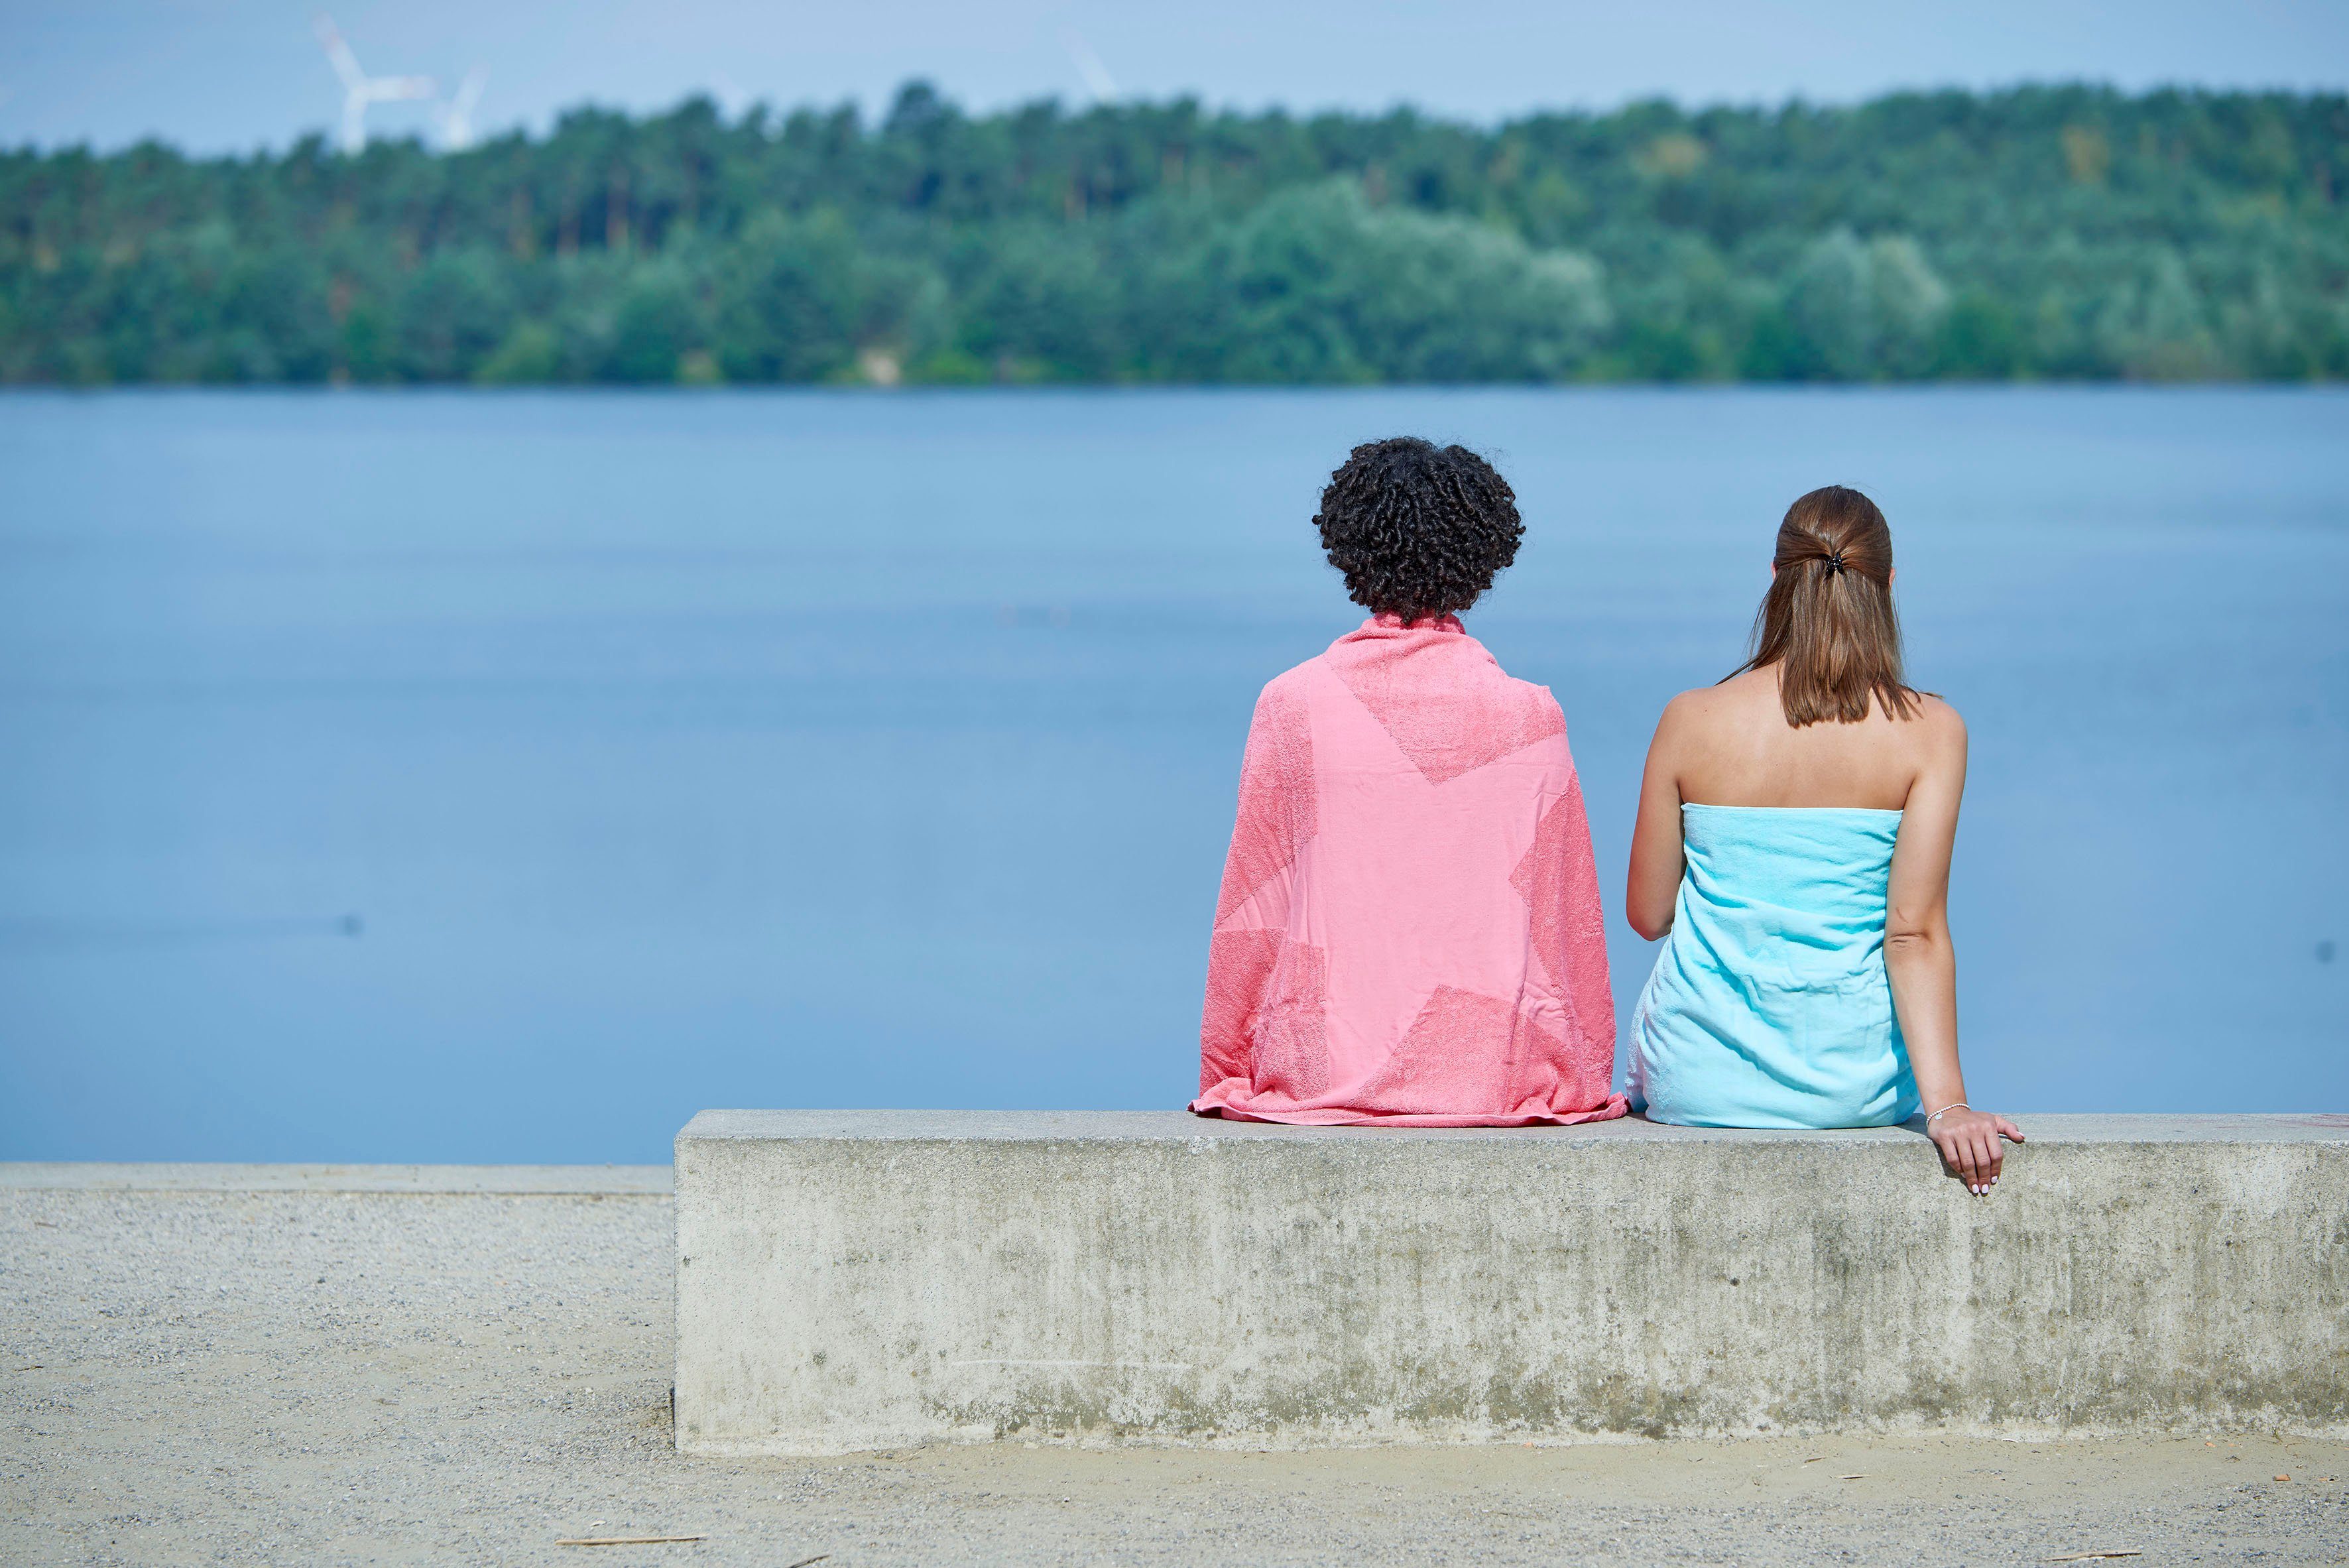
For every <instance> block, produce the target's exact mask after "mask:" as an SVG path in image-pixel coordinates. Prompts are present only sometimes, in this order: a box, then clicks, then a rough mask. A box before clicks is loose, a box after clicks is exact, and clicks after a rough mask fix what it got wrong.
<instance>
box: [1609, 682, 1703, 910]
mask: <svg viewBox="0 0 2349 1568" xmlns="http://www.w3.org/2000/svg"><path fill="white" fill-rule="evenodd" d="M1687 727H1688V712H1687V701H1686V698H1685V697H1684V696H1683V697H1674V698H1673V699H1672V700H1671V702H1669V703H1667V704H1665V705H1664V716H1663V717H1661V718H1660V719H1658V720H1657V721H1656V738H1655V739H1653V740H1651V741H1650V742H1649V743H1648V769H1647V772H1646V773H1645V774H1644V775H1643V776H1642V777H1641V778H1640V820H1639V825H1638V826H1636V827H1634V828H1633V829H1632V830H1631V875H1630V882H1629V884H1628V885H1627V886H1626V887H1625V888H1624V890H1623V913H1625V914H1626V915H1627V916H1629V917H1630V922H1631V929H1632V930H1634V931H1636V932H1638V933H1639V934H1640V935H1641V936H1644V937H1646V938H1647V939H1648V940H1649V941H1650V942H1654V941H1656V940H1657V939H1658V938H1660V937H1661V936H1662V935H1663V934H1665V933H1666V932H1668V931H1670V930H1671V928H1672V906H1673V903H1675V901H1677V900H1678V899H1679V897H1680V891H1681V872H1682V870H1683V869H1684V865H1685V861H1684V860H1683V851H1682V847H1681V785H1680V768H1679V762H1678V753H1679V750H1680V745H1681V739H1682V734H1683V732H1684V731H1685V730H1686V729H1687Z"/></svg>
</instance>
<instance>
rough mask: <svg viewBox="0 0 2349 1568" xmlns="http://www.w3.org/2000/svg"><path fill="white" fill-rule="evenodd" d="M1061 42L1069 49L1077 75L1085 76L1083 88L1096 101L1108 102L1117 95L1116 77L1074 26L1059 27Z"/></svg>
mask: <svg viewBox="0 0 2349 1568" xmlns="http://www.w3.org/2000/svg"><path fill="white" fill-rule="evenodd" d="M1061 44H1062V45H1063V46H1066V48H1067V49H1068V51H1069V59H1070V61H1071V63H1072V64H1074V65H1075V66H1076V67H1077V75H1079V76H1081V77H1084V78H1085V90H1086V91H1088V92H1090V93H1092V95H1093V99H1094V101H1095V102H1097V103H1108V102H1109V101H1110V100H1111V99H1112V98H1116V97H1117V78H1116V77H1112V76H1111V75H1110V74H1109V67H1107V66H1105V65H1102V57H1100V56H1099V55H1096V54H1094V53H1093V50H1092V45H1091V44H1088V43H1086V42H1085V40H1084V38H1083V37H1082V36H1081V35H1080V34H1079V33H1078V32H1077V30H1076V29H1075V28H1074V27H1063V28H1062V29H1061Z"/></svg>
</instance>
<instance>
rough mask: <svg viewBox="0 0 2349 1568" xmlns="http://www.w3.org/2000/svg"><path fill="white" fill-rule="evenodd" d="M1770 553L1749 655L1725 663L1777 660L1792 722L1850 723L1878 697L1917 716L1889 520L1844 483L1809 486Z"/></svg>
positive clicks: (1901, 713)
mask: <svg viewBox="0 0 2349 1568" xmlns="http://www.w3.org/2000/svg"><path fill="white" fill-rule="evenodd" d="M1771 563H1772V565H1773V566H1775V568H1776V573H1775V575H1774V576H1773V577H1772V578H1771V579H1770V592H1769V593H1765V594H1764V595H1763V598H1762V608H1761V611H1760V612H1759V613H1758V614H1755V616H1754V638H1753V644H1752V649H1753V652H1752V656H1750V657H1749V658H1747V659H1746V661H1745V662H1744V664H1742V665H1738V666H1737V668H1736V669H1734V670H1733V671H1731V672H1730V673H1731V674H1733V675H1744V673H1745V672H1746V671H1748V670H1758V669H1762V668H1764V667H1765V666H1767V665H1777V666H1778V700H1779V702H1780V703H1781V704H1782V705H1784V707H1785V710H1786V722H1787V723H1788V724H1791V725H1793V726H1794V727H1795V728H1797V729H1800V728H1801V727H1803V726H1805V725H1806V724H1816V723H1818V722H1819V721H1820V720H1821V719H1828V718H1832V719H1834V720H1836V721H1837V722H1838V723H1841V724H1857V723H1858V722H1859V721H1860V720H1862V719H1864V718H1866V717H1868V714H1869V713H1870V712H1871V711H1872V710H1873V709H1874V708H1875V707H1876V704H1877V702H1878V699H1879V698H1880V699H1881V700H1882V701H1883V704H1884V707H1885V711H1886V712H1887V713H1889V714H1890V715H1891V716H1892V717H1895V718H1910V717H1915V715H1916V711H1917V693H1916V691H1915V690H1914V689H1913V688H1912V687H1910V686H1909V685H1908V684H1907V683H1906V682H1905V681H1903V680H1902V679H1901V672H1900V617H1899V615H1898V614H1895V613H1894V611H1893V608H1892V530H1891V529H1890V528H1889V527H1887V526H1886V524H1885V521H1884V514H1883V513H1882V512H1881V511H1878V510H1877V507H1876V503H1875V502H1874V501H1872V500H1868V498H1867V497H1866V496H1864V495H1862V494H1860V493H1859V492H1858V491H1857V490H1847V489H1846V488H1845V487H1844V486H1842V485H1829V486H1827V487H1826V489H1825V490H1813V491H1812V492H1811V493H1810V494H1808V495H1806V496H1804V497H1803V498H1802V499H1801V500H1797V501H1795V504H1794V505H1792V506H1790V507H1788V508H1787V509H1786V520H1785V521H1784V522H1781V523H1780V524H1779V525H1778V552H1777V553H1776V554H1775V556H1773V557H1772V558H1771Z"/></svg>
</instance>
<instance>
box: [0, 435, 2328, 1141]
mask: <svg viewBox="0 0 2349 1568" xmlns="http://www.w3.org/2000/svg"><path fill="white" fill-rule="evenodd" d="M1398 431H1416V432H1422V433H1425V434H1428V435H1431V436H1436V437H1440V438H1457V439H1462V440H1465V441H1468V442H1470V443H1471V444H1474V445H1475V446H1478V447H1480V448H1482V449H1485V450H1487V451H1489V452H1491V453H1493V454H1494V455H1495V458H1496V459H1498V460H1499V461H1500V463H1501V464H1502V465H1503V468H1504V469H1505V471H1506V473H1507V474H1508V475H1509V476H1510V478H1511V479H1512V480H1513V481H1514V482H1515V483H1516V487H1517V490H1518V493H1519V496H1520V498H1521V500H1522V502H1523V505H1524V510H1525V512H1526V518H1527V520H1528V521H1529V523H1530V525H1531V532H1530V534H1529V536H1528V539H1527V542H1526V548H1525V551H1524V552H1523V554H1522V556H1521V557H1520V561H1519V564H1518V565H1517V566H1516V569H1515V570H1514V571H1513V572H1512V573H1509V574H1508V575H1507V576H1506V578H1504V579H1503V583H1502V585H1501V587H1500V588H1499V589H1498V591H1497V592H1496V593H1495V594H1494V595H1493V596H1492V597H1491V598H1490V599H1489V600H1488V601H1487V602H1486V603H1485V605H1484V606H1482V607H1480V608H1479V609H1478V610H1477V611H1476V612H1475V613H1474V614H1472V615H1471V616H1470V617H1469V624H1470V629H1471V630H1472V631H1474V632H1475V634H1477V635H1478V636H1479V637H1481V638H1483V639H1484V641H1485V643H1486V645H1488V646H1489V647H1491V648H1492V650H1493V651H1494V653H1495V655H1498V657H1499V658H1500V659H1501V660H1502V662H1503V663H1504V664H1505V665H1506V666H1507V667H1508V668H1509V669H1510V670H1511V671H1512V672H1513V673H1515V674H1517V675H1519V676H1526V677H1527V678H1530V679H1533V680H1536V681H1540V682H1544V683H1546V684H1547V685H1548V686H1551V687H1552V688H1553V689H1554V690H1556V692H1557V696H1558V697H1559V699H1560V701H1561V702H1562V703H1563V704H1564V706H1565V708H1566V713H1567V719H1568V727H1569V732H1570V735H1571V738H1572V741H1573V745H1574V749H1575V752H1576V754H1577V757H1578V759H1579V762H1580V765H1581V768H1582V771H1583V775H1584V779H1585V781H1586V788H1587V789H1588V795H1589V799H1590V806H1591V814H1592V820H1593V826H1594V830H1595V832H1596V834H1597V839H1598V851H1599V861H1600V866H1601V870H1602V878H1603V881H1604V882H1605V883H1606V884H1607V886H1608V888H1609V892H1610V894H1612V893H1614V892H1616V890H1619V887H1620V885H1621V875H1622V866H1623V859H1624V854H1625V850H1626V845H1627V841H1628V838H1629V834H1630V824H1631V813H1632V809H1633V804H1634V798H1635V794H1636V789H1637V784H1638V779H1639V769H1640V757H1641V754H1642V751H1643V748H1644V747H1645V744H1646V740H1647V738H1648V735H1649V732H1650V729H1651V727H1652V725H1653V723H1654V719H1655V716H1656V713H1657V710H1658V709H1659V707H1661V704H1662V703H1663V701H1664V700H1665V698H1667V697H1668V696H1671V694H1672V693H1673V692H1674V691H1677V690H1679V689H1681V688H1682V687H1685V686H1692V685H1695V684H1699V683H1702V682H1705V681H1709V680H1711V679H1713V678H1714V677H1715V676H1719V675H1721V674H1722V673H1723V672H1724V671H1725V670H1726V669H1728V668H1729V667H1730V666H1731V665H1733V663H1734V661H1735V659H1736V658H1737V656H1738V653H1739V648H1740V645H1741V643H1742V641H1743V638H1744V633H1745V630H1746V627H1747V624H1748V622H1749V619H1750V617H1751V615H1752V614H1753V610H1754V603H1755V601H1756V599H1757V598H1758V596H1759V594H1760V593H1761V590H1762V587H1763V583H1764V578H1765V575H1766V565H1765V562H1766V559H1767V554H1768V550H1769V545H1770V538H1771V532H1772V530H1773V528H1774V527H1775V522H1776V520H1777V517H1778V515H1779V513H1780V512H1781V511H1783V510H1784V508H1785V504H1786V502H1787V501H1788V500H1791V499H1792V498H1793V497H1794V496H1795V495H1796V494H1797V493H1799V492H1800V491H1802V490H1806V489H1809V488H1811V487H1812V486H1814V485H1817V484H1822V483H1826V482H1828V481H1830V480H1839V481H1843V482H1846V483H1851V484H1856V485H1858V486H1860V487H1862V488H1864V489H1866V490H1868V491H1869V492H1870V493H1871V494H1873V495H1874V496H1875V497H1876V498H1877V499H1878V500H1879V501H1880V502H1881V503H1882V504H1883V505H1884V507H1885V510H1886V511H1887V512H1888V513H1889V515H1890V516H1891V518H1892V521H1893V528H1894V531H1895V535H1896V538H1897V541H1898V544H1899V560H1900V583H1899V592H1900V601H1901V609H1902V614H1903V615H1904V616H1905V618H1906V622H1907V626H1908V630H1909V639H1910V650H1911V655H1912V663H1913V667H1914V671H1915V673H1916V676H1917V677H1918V678H1919V679H1920V682H1921V683H1922V684H1924V685H1926V686H1930V688H1932V689H1934V690H1937V691H1940V692H1941V693H1944V694H1945V695H1947V696H1949V697H1950V698H1951V701H1953V702H1954V703H1956V704H1957V706H1958V707H1959V708H1960V709H1961V710H1962V711H1963V712H1964V714H1965V715H1966V717H1967V718H1968V720H1969V722H1970V724H1971V727H1972V733H1973V775H1972V783H1971V789H1969V791H1968V795H1967V802H1966V813H1965V820H1964V825H1963V829H1962V830H1961V838H1960V843H1959V859H1958V865H1957V872H1956V882H1955V890H1954V892H1953V895H1952V899H1953V918H1954V921H1955V925H1956V933H1957V940H1958V952H1959V964H1960V975H1961V981H1960V985H1961V1009H1962V1020H1963V1029H1964V1034H1963V1040H1964V1050H1965V1060H1966V1066H1967V1069H1968V1075H1969V1080H1970V1085H1971V1088H1972V1089H1973V1091H1974V1092H1973V1095H1972V1099H1973V1100H1974V1102H1975V1103H1976V1104H1978V1105H1982V1104H1986V1105H1990V1106H1993V1107H1997V1108H2000V1109H2012V1110H2016V1111H2026V1110H2032V1109H2044V1110H2055V1109H2064V1110H2131V1109H2144V1110H2179V1111H2184V1110H2221V1109H2249V1110H2283V1109H2304V1108H2316V1109H2332V1110H2340V1109H2349V1051H2344V1044H2349V960H2344V957H2343V956H2342V955H2341V954H2340V953H2339V950H2338V947H2337V946H2336V944H2339V943H2344V942H2349V915H2344V912H2343V906H2342V896H2343V890H2344V887H2349V788H2344V787H2349V396H2344V395H2342V394H2340V393H2338V392H2331V391H2319V392H2310V391H2275V390H2191V391H2151V390H2121V389H2077V390H2044V389H2041V390H2005V389H2001V390H1954V391H1953V390H1934V391H1906V390H1903V391H1762V390H1713V391H1690V392H1661V391H1640V390H1628V391H1626V390H1612V391H1608V390H1569V391H1459V392H1447V391H1379V392H1359V393H1358V392H1299V393H1259V392H1108V393H1102V392H1071V393H1057V392H1018V393H991V392H981V393H951V394H914V395H868V394H855V393H778V394H755V393H753V394H711V395H696V394H690V393H685V394H677V393H666V394H647V395H612V394H597V393H589V394H575V395H574V394H544V395H540V394H471V393H462V392H456V393H424V394H413V395H397V394H394V395H358V394H316V395H281V394H257V395H255V394H197V393H181V394H131V395H110V396H96V397H78V396H47V395H17V396H10V397H0V476H5V479H0V738H5V748H6V749H5V767H4V768H0V1156H5V1157H7V1158H16V1159H49V1158H83V1157H90V1158H103V1159H140V1160H158V1159H207V1160H293V1159H304V1160H382V1161H409V1160H431V1161H606V1160H609V1161H655V1160H664V1159H666V1158H667V1149H668V1142H669V1139H670V1137H671V1135H672V1134H673V1133H674V1131H675V1130H676V1129H677V1128H678V1126H679V1125H680V1124H681V1123H682V1122H683V1121H684V1120H685V1119H687V1118H688V1116H689V1115H690V1114H691V1113H692V1112H693V1111H694V1110H696V1109H699V1108H701V1107H704V1106H752V1105H755V1106H792V1105H796V1106H971V1107H986V1106H1075V1107H1154V1106H1160V1107H1172V1106H1178V1105H1180V1104H1181V1103H1182V1102H1183V1100H1184V1099H1185V1096H1186V1095H1187V1094H1188V1093H1189V1091H1190V1089H1191V1087H1192V1083H1193V1077H1194V1074H1195V1049H1196V1047H1195V1040H1196V1028H1197V1017H1198V992H1199V985H1200V978H1201V975H1202V972H1203V968H1204V965H1205V959H1206V929H1207V923H1208V920H1209V917H1210V915H1211V913H1212V911H1213V909H1214V905H1215V897H1216V878H1217V875H1218V872H1219V871H1220V866H1221V857H1222V852H1223V845H1224V839H1225V836H1226V833H1227V832H1228V831H1229V829H1230V823H1231V816H1232V803H1233V802H1232V793H1233V786H1234V782H1235V779H1236V776H1237V768H1238V760H1239V751H1240V745H1241V740H1242V738H1243V737H1244V735H1245V734H1246V731H1247V720H1248V713H1249V707H1250V705H1251V703H1252V701H1253V699H1254V696H1255V693H1256V690H1257V686H1259V685H1260V684H1261V683H1262V682H1263V681H1264V680H1265V679H1266V678H1267V677H1268V676H1271V675H1272V674H1274V673H1275V672H1277V671H1278V670H1280V669H1282V668H1283V667H1285V666H1287V665H1290V664H1292V663H1294V662H1296V661H1297V660H1299V659H1301V658H1304V657H1306V656H1308V655H1310V654H1312V653H1314V652H1316V651H1318V650H1319V648H1321V647H1322V646H1323V645H1326V644H1327V643H1328V642H1329V641H1330V639H1331V638H1333V637H1335V636H1336V635H1338V634H1340V633H1341V632H1343V631H1345V630H1346V629H1348V628H1349V627H1350V626H1351V625H1353V624H1355V623H1356V621H1357V620H1358V618H1359V614H1358V613H1357V612H1355V611H1354V610H1353V609H1352V608H1351V606H1350V605H1349V604H1347V603H1346V602H1345V598H1344V595H1343V593H1342V592H1341V591H1340V587H1339V584H1338V583H1337V581H1336V578H1335V574H1334V573H1331V572H1330V570H1329V569H1328V567H1327V566H1326V565H1324V564H1323V562H1321V560H1320V557H1319V552H1318V550H1317V548H1316V545H1315V541H1314V538H1313V534H1312V531H1311V528H1310V526H1309V521H1308V520H1309V517H1310V515H1311V513H1312V511H1313V501H1314V498H1315V496H1316V494H1317V492H1318V490H1319V485H1320V482H1321V480H1323V478H1324V477H1325V476H1326V475H1327V474H1328V472H1329V470H1330V468H1331V467H1332V466H1333V465H1334V464H1335V463H1336V462H1337V461H1339V460H1340V459H1342V457H1343V456H1344V453H1345V451H1346V449H1347V448H1348V447H1349V446H1350V444H1351V443H1352V442H1354V441H1356V440H1358V439H1362V438H1369V437H1372V436H1380V435H1386V434H1390V433H1393V432H1398ZM1609 920H1610V923H1612V925H1613V926H1614V932H1613V937H1614V947H1613V956H1614V961H1615V965H1616V981H1615V990H1616V998H1617V1003H1618V1006H1619V1009H1627V1008H1628V1006H1629V1005H1630V1000H1631V998H1632V997H1633V996H1634V995H1636V994H1637V992H1638V990H1639V987H1640V983H1641V981H1642V980H1643V979H1644V978H1645V976H1646V974H1647V970H1648V967H1649V965H1650V962H1651V951H1652V950H1651V948H1649V946H1648V945H1647V944H1644V943H1642V942H1640V940H1639V939H1638V938H1637V937H1636V936H1634V935H1633V934H1631V933H1630V931H1629V930H1628V929H1626V928H1623V927H1622V926H1621V923H1620V920H1619V910H1618V909H1616V908H1614V907H1611V906H1610V909H1609Z"/></svg>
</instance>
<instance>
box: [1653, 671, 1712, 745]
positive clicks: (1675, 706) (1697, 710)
mask: <svg viewBox="0 0 2349 1568" xmlns="http://www.w3.org/2000/svg"><path fill="white" fill-rule="evenodd" d="M1721 713H1722V699H1721V688H1720V687H1718V686H1698V687H1697V688H1696V689H1695V690H1693V691H1684V692H1682V693H1681V694H1680V696H1676V697H1674V698H1672V700H1671V701H1670V702H1668V703H1666V704H1664V711H1663V714H1662V717H1659V718H1658V719H1657V720H1656V740H1655V744H1656V746H1657V748H1670V747H1673V746H1678V745H1682V744H1685V743H1687V742H1688V741H1690V740H1692V739H1693V738H1696V737H1698V736H1701V735H1703V734H1705V733H1706V732H1707V731H1709V730H1711V729H1712V728H1713V727H1714V726H1715V725H1717V724H1718V723H1719V721H1720V717H1721Z"/></svg>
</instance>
